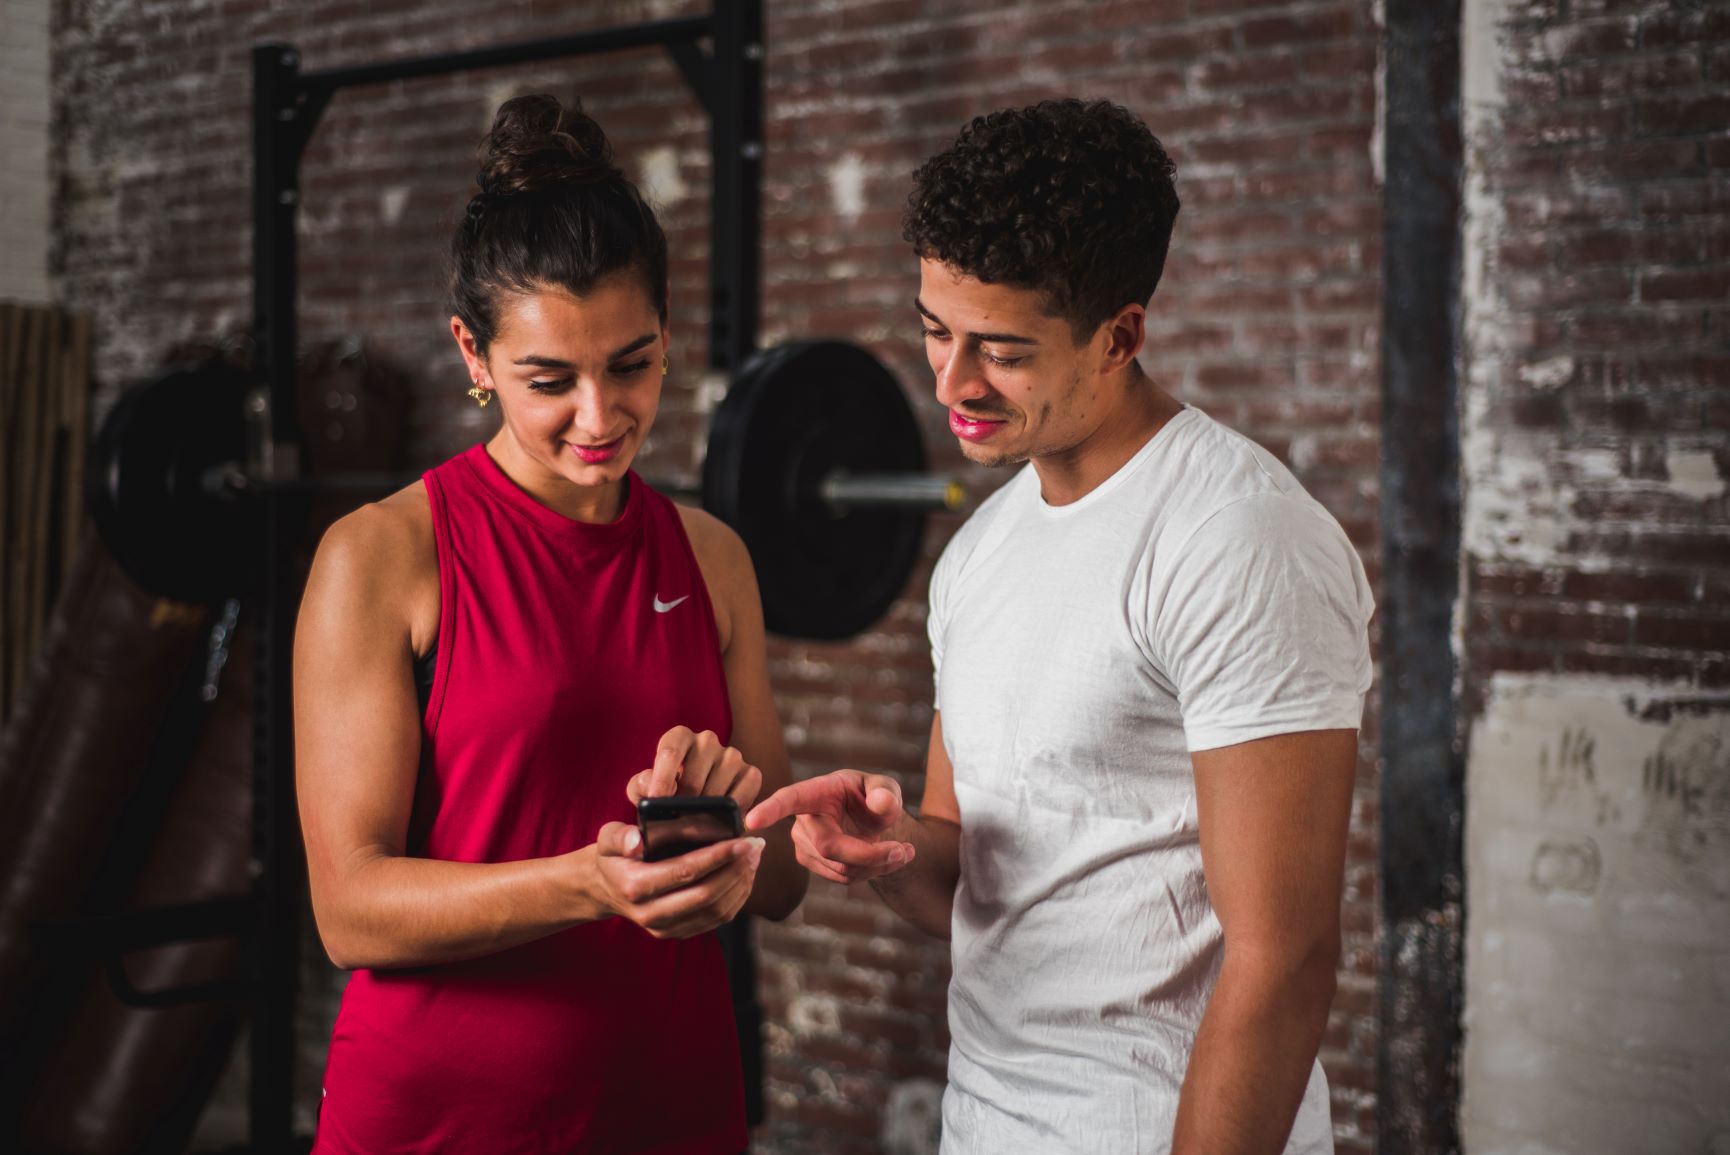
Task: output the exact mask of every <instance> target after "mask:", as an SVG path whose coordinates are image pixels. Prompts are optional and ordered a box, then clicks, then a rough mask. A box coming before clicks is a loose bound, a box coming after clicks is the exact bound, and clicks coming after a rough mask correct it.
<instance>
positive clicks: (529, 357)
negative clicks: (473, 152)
mask: <svg viewBox="0 0 1730 1155" xmlns="http://www.w3.org/2000/svg"><path fill="white" fill-rule="evenodd" d="M659 335H660V334H658V333H644V334H643V335H642V336H641V337H638V338H637V339H636V340H635V341H632V342H631V343H630V344H629V345H625V346H623V347H622V348H619V349H615V350H614V351H613V352H611V353H609V354H607V360H609V361H617V360H618V359H619V358H620V357H628V356H630V355H631V354H632V353H635V352H636V351H637V350H638V349H642V348H644V347H646V346H649V345H653V344H654V343H655V340H656V338H657V337H658V336H659ZM511 364H513V365H533V366H534V367H536V368H537V369H569V368H571V363H570V362H569V361H564V360H560V359H559V358H557V357H542V356H541V355H540V354H538V353H528V354H525V355H524V356H521V357H518V358H517V359H516V360H514V361H512V362H511Z"/></svg>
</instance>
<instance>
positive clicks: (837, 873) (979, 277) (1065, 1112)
mask: <svg viewBox="0 0 1730 1155" xmlns="http://www.w3.org/2000/svg"><path fill="white" fill-rule="evenodd" d="M1172 179H1173V168H1172V164H1171V161H1170V159H1169V158H1168V157H1167V156H1166V154H1165V151H1164V150H1163V149H1162V148H1161V147H1160V145H1159V142H1158V141H1157V140H1155V139H1154V137H1153V136H1152V134H1150V133H1149V132H1148V130H1147V128H1146V127H1145V126H1144V125H1143V124H1142V123H1141V122H1140V121H1139V120H1137V119H1136V118H1135V117H1134V116H1132V115H1131V114H1129V113H1128V112H1126V111H1125V110H1123V109H1121V108H1118V107H1116V106H1114V105H1111V104H1107V103H1104V102H1094V103H1086V104H1084V103H1081V102H1079V101H1052V102H1046V103H1043V104H1040V105H1038V106H1037V107H1033V108H1027V109H1021V110H1018V111H1004V112H997V113H994V114H992V115H990V116H986V117H981V118H979V119H977V120H975V121H973V123H972V124H970V125H969V126H968V127H967V128H966V129H965V130H963V132H962V133H961V135H960V137H959V138H958V139H957V140H956V142H955V144H954V145H953V146H952V147H951V148H950V149H948V150H947V151H946V152H943V153H941V154H939V155H938V156H936V157H934V158H933V159H931V160H930V161H929V162H928V163H926V164H925V166H924V167H923V168H921V169H920V170H919V172H918V173H917V174H916V175H915V188H914V191H913V195H912V197H911V199H910V202H909V208H908V212H907V216H906V225H905V235H906V237H907V239H908V240H910V241H911V242H912V244H913V246H914V249H915V251H916V252H917V253H918V255H919V259H920V282H919V297H918V300H917V301H916V302H915V307H916V308H917V310H918V312H919V316H920V317H921V319H922V321H923V324H924V330H925V343H926V351H927V355H928V357H929V359H930V362H931V368H932V371H933V372H934V373H935V374H936V381H937V398H938V400H939V401H941V402H942V403H943V404H944V405H945V406H946V407H947V408H948V409H949V411H950V417H949V425H950V429H951V430H952V431H953V432H954V434H955V435H956V437H957V438H959V439H960V442H961V449H962V452H963V453H964V454H965V455H966V456H967V457H968V459H969V460H972V461H975V462H979V463H981V464H985V465H1010V464H1017V463H1020V462H1030V463H1031V466H1030V468H1027V469H1023V470H1021V471H1020V472H1019V473H1017V474H1016V475H1015V476H1014V477H1013V478H1012V479H1011V480H1010V481H1009V482H1008V484H1006V485H1005V486H1004V487H1003V488H1002V489H1001V490H999V491H998V492H997V493H995V494H994V495H993V496H992V497H991V498H990V499H989V500H987V501H986V502H984V503H983V504H982V505H981V506H980V508H979V510H978V511H977V512H976V513H975V514H974V515H973V517H972V518H971V519H969V521H968V522H967V524H966V525H964V526H963V527H962V529H961V531H960V532H959V533H958V534H957V535H956V536H955V538H954V540H953V541H951V542H950V544H949V546H948V548H947V549H946V550H945V551H944V554H943V557H942V559H941V561H940V562H939V564H938V566H937V569H936V572H935V573H934V575H933V577H932V582H931V616H930V634H931V651H932V662H933V665H934V667H935V669H936V684H937V707H938V709H937V714H936V717H935V718H934V720H933V722H932V726H931V746H930V754H929V762H928V765H927V770H926V784H925V795H924V799H923V803H922V805H921V807H920V811H919V814H918V815H917V816H914V815H912V814H909V813H907V812H906V811H904V810H903V807H902V800H901V796H900V792H899V788H898V787H897V784H896V783H895V781H894V780H893V779H891V778H888V777H885V776H880V775H873V774H864V773H860V772H858V771H852V770H840V771H836V772H834V773H833V774H828V775H825V776H822V777H819V778H815V779H811V780H809V781H805V782H801V783H797V784H795V785H793V786H791V787H789V788H787V789H784V790H781V791H779V792H778V793H776V794H775V795H774V796H773V797H771V798H770V799H768V800H766V801H764V802H763V803H762V804H760V805H759V806H757V807H756V809H755V810H753V811H752V813H751V815H750V817H749V823H748V824H749V826H750V827H751V828H752V829H754V830H760V829H763V828H766V827H767V826H769V825H771V824H773V823H774V822H776V821H778V820H780V819H782V818H785V817H786V816H788V815H790V814H796V815H798V816H799V817H798V820H797V823H796V825H795V829H794V835H793V837H794V842H795V845H796V846H797V847H798V852H799V856H800V860H801V861H802V862H803V863H804V864H805V865H806V867H807V868H808V869H810V870H811V871H812V872H813V873H815V874H817V875H819V876H821V877H823V878H828V879H831V880H833V881H837V882H853V881H859V880H869V881H870V882H871V883H872V885H873V886H874V887H875V888H876V889H877V891H878V892H879V893H880V894H881V895H882V897H883V899H884V901H885V902H887V903H888V904H889V906H890V907H891V908H893V909H894V910H896V911H897V912H899V913H900V914H901V915H903V916H904V917H906V918H907V919H908V920H909V921H911V922H913V923H914V924H915V925H917V926H919V927H921V928H923V929H925V930H926V931H929V932H930V933H932V934H936V935H947V936H949V937H950V939H951V943H952V947H951V950H952V958H953V963H954V979H953V981H952V984H951V986H950V991H949V1026H950V1031H951V1034H952V1037H953V1045H952V1047H951V1050H950V1059H949V1087H948V1090H947V1092H946V1094H945V1097H944V1101H943V1150H944V1151H945V1152H946V1153H954V1155H959V1153H978V1155H1007V1153H1020V1152H1039V1153H1046V1152H1077V1153H1085V1155H1113V1153H1116V1152H1148V1151H1166V1150H1171V1151H1175V1152H1180V1153H1205V1155H1228V1153H1238V1152H1243V1153H1249V1152H1256V1153H1263V1152H1265V1153H1278V1152H1281V1151H1285V1152H1305V1153H1308V1152H1318V1151H1319V1152H1325V1151H1331V1150H1332V1137H1331V1128H1330V1125H1329V1110H1328V1092H1327V1083H1326V1080H1325V1079H1324V1078H1323V1076H1322V1073H1321V1069H1320V1067H1319V1065H1317V1063H1316V1061H1315V1056H1316V1051H1317V1048H1318V1047H1319V1045H1320V1041H1321V1036H1322V1031H1323V1028H1324V1026H1325V1024H1326V1021H1327V1013H1328V1006H1329V1003H1330V1002H1331V1001H1332V998H1333V992H1334V971H1335V966H1336V963H1337V960H1338V955H1339V905H1340V889H1341V883H1342V875H1343V872H1344V860H1345V841H1346V828H1347V824H1348V820H1349V815H1350V809H1351V794H1352V779H1353V771H1354V765H1355V761H1356V749H1357V734H1356V730H1357V726H1358V724H1359V721H1360V719H1361V715H1362V709H1363V696H1364V693H1365V692H1366V690H1367V689H1368V687H1369V683H1370V659H1369V650H1368V644H1367V637H1366V625H1367V622H1368V620H1369V617H1370V614H1371V611H1372V603H1371V599H1370V594H1369V589H1368V585H1367V582H1366V581H1365V578H1364V574H1363V569H1362V566H1361V564H1360V563H1359V561H1358V558H1357V555H1356V553H1355V552H1354V550H1353V549H1352V546H1351V544H1350V543H1349V542H1348V541H1347V540H1346V537H1345V535H1344V534H1343V533H1342V532H1341V531H1340V528H1339V526H1338V524H1337V523H1336V522H1335V521H1334V520H1333V519H1332V518H1331V517H1330V516H1329V515H1328V514H1327V513H1326V511H1324V510H1323V509H1322V508H1321V506H1319V505H1318V504H1317V503H1316V502H1315V501H1314V500H1313V499H1311V498H1310V497H1309V495H1308V494H1306V493H1305V492H1304V491H1303V489H1302V488H1301V487H1300V486H1299V485H1298V483H1297V482H1296V481H1295V480H1294V479H1293V477H1292V476H1291V474H1290V473H1289V472H1288V471H1287V470H1286V469H1285V468H1284V467H1283V466H1282V465H1280V463H1279V462H1278V461H1277V460H1275V459H1274V458H1273V457H1272V456H1271V455H1270V454H1268V453H1267V452H1266V451H1265V450H1263V449H1261V448H1260V447H1258V446H1256V445H1254V444H1253V443H1251V442H1249V441H1248V440H1246V439H1245V438H1243V437H1241V436H1240V435H1238V434H1236V433H1233V432H1232V431H1230V430H1228V429H1226V428H1224V427H1223V426H1221V425H1218V424H1216V423H1215V422H1213V421H1212V420H1210V419H1209V418H1208V417H1207V416H1206V415H1205V414H1203V413H1201V412H1200V411H1199V410H1197V409H1194V408H1192V407H1186V406H1185V405H1183V404H1182V403H1180V402H1178V401H1175V400H1173V399H1172V398H1171V397H1170V396H1169V395H1168V394H1166V393H1165V392H1164V391H1163V390H1161V389H1160V388H1159V387H1158V386H1156V385H1155V384H1154V383H1153V382H1152V381H1151V380H1149V379H1148V377H1147V376H1146V375H1145V374H1144V373H1143V372H1142V369H1141V367H1140V365H1139V364H1138V363H1137V361H1136V355H1137V354H1138V353H1139V352H1140V350H1141V348H1142V344H1143V340H1144V336H1145V333H1144V323H1145V317H1146V312H1145V306H1146V304H1147V302H1148V300H1149V298H1150V297H1151V296H1152V295H1153V291H1154V288H1155V286H1156V285H1157V283H1158V281H1159V276H1160V272H1161V270H1162V269H1163V267H1164V263H1165V254H1166V250H1167V248H1168V245H1169V241H1170V236H1171V227H1172V222H1173V219H1174V218H1175V216H1176V214H1177V209H1178V198H1177V195H1176V192H1175V191H1174V189H1173V185H1172Z"/></svg>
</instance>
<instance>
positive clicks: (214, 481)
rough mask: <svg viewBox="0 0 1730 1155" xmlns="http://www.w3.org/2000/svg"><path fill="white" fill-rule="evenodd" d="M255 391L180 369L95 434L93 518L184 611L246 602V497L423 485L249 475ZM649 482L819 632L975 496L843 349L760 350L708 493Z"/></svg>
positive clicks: (731, 415) (839, 620)
mask: <svg viewBox="0 0 1730 1155" xmlns="http://www.w3.org/2000/svg"><path fill="white" fill-rule="evenodd" d="M253 385H254V382H252V381H251V379H250V377H249V375H248V374H246V373H245V372H244V371H243V370H240V369H238V368H236V367H234V366H232V365H228V364H225V363H222V362H209V363H206V364H205V365H202V366H198V367H194V368H191V369H180V370H175V371H172V372H169V373H166V374H164V375H162V376H161V377H158V378H156V379H155V380H153V381H151V382H148V383H145V384H143V385H140V386H137V387H135V388H134V389H132V390H129V391H128V392H127V394H126V395H124V396H123V397H122V398H121V400H120V402H119V403H117V404H116V405H115V407H114V409H113V411H111V413H110V414H109V417H108V419H107V420H106V421H105V422H104V424H103V427H102V429H101V430H100V431H99V432H98V435H97V438H96V442H95V445H94V447H93V452H92V454H91V457H90V462H89V472H88V475H87V479H86V482H87V484H86V490H87V498H88V501H89V504H90V508H91V515H92V519H93V520H94V521H95V523H96V527H97V529H98V531H99V532H100V533H101V535H102V538H103V540H104V542H105V544H106V545H107V546H108V548H109V551H110V552H111V553H113V555H114V556H115V558H116V560H117V561H119V563H120V564H121V566H122V567H123V568H124V569H125V570H126V572H127V573H128V574H129V575H130V576H131V577H132V578H133V580H134V581H136V582H138V584H139V585H141V586H143V587H144V588H145V589H147V590H149V591H150V592H153V593H156V594H160V595H163V596H167V597H173V598H177V599H179V600H183V601H212V600H217V599H219V598H224V597H230V596H234V595H235V594H236V593H238V592H239V591H240V590H241V588H242V587H243V586H244V584H245V582H246V580H247V576H248V572H249V569H248V567H249V565H250V559H251V556H252V553H253V551H254V550H255V547H256V544H257V539H256V536H255V535H256V533H257V530H258V523H259V520H260V519H258V518H257V517H255V516H253V512H252V508H253V502H252V501H251V500H247V499H253V498H259V497H267V496H270V495H273V494H282V495H289V496H303V495H304V496H308V497H313V496H317V495H319V494H325V493H333V494H334V493H345V494H378V495H383V494H385V493H390V492H393V491H395V490H397V489H401V488H403V487H404V486H406V485H408V484H410V483H412V482H413V481H414V480H416V478H415V477H405V476H400V475H393V474H385V473H338V474H331V475H326V476H315V477H305V478H303V477H295V476H280V475H279V476H271V475H269V474H266V473H259V472H252V471H249V470H247V469H246V468H245V467H243V466H242V465H241V464H240V461H241V459H243V458H244V457H246V456H247V446H248V444H249V442H248V437H249V433H250V435H251V436H252V438H253V440H256V420H254V422H253V423H251V424H250V426H249V421H248V416H247V412H246V406H247V404H248V398H249V395H251V394H252V392H253ZM252 416H253V418H254V419H256V417H257V416H258V415H257V414H256V413H255V414H253V415H252ZM649 484H650V485H651V486H653V487H654V488H655V489H657V490H660V491H661V492H663V493H668V494H669V495H672V496H684V497H695V498H698V499H700V500H701V502H702V504H703V507H704V508H705V509H707V510H708V511H709V512H711V513H713V514H715V515H716V516H717V517H719V518H720V519H721V520H722V521H725V522H726V523H727V524H728V525H730V526H732V527H733V528H734V529H735V530H736V531H737V532H738V533H739V535H740V537H741V538H742V539H743V540H744V542H745V545H746V548H747V549H748V550H749V551H750V553H751V557H752V561H753V562H754V564H755V566H756V569H757V576H758V584H759V586H760V588H761V590H762V595H763V608H764V619H765V622H766V624H767V625H768V627H769V629H771V630H773V631H774V632H776V633H779V634H783V635H786V636H790V637H803V638H817V639H839V638H845V637H850V636H852V635H854V634H856V633H859V632H861V631H862V630H864V629H866V628H868V627H869V626H870V625H871V624H872V623H873V622H875V621H877V620H878V619H879V618H880V617H881V616H882V615H883V613H884V612H886V611H887V610H888V608H889V606H890V604H891V603H892V602H893V601H894V599H895V598H896V597H898V596H899V595H900V593H901V591H902V590H903V589H904V588H905V586H906V584H907V581H908V579H909V577H910V576H911V573H912V569H913V566H914V564H915V562H916V561H917V558H918V552H919V548H920V543H921V541H922V539H923V535H924V527H925V515H926V514H927V513H928V512H932V511H955V510H959V509H961V508H963V507H964V506H965V504H966V502H967V491H966V489H965V487H964V486H963V485H962V484H961V483H960V482H959V481H958V480H957V479H955V478H953V477H948V476H943V475H933V474H931V473H928V472H926V470H925V450H924V444H923V440H922V438H921V436H920V432H919V426H918V422H917V420H916V418H915V417H914V414H913V410H912V407H911V406H910V405H909V404H908V402H907V398H906V395H905V394H904V393H903V392H902V390H901V386H900V384H899V382H897V381H896V379H895V377H894V375H893V374H891V373H890V372H889V371H888V369H887V368H885V367H884V366H883V365H882V364H881V363H880V362H879V361H878V360H877V359H876V358H875V357H873V356H871V354H870V353H868V352H866V351H865V350H863V349H860V348H859V347H857V346H855V345H851V344H848V343H846V342H841V341H799V342H793V343H790V344H786V345H782V346H779V347H777V348H774V349H769V350H766V351H764V352H762V353H759V354H757V355H756V356H755V357H754V358H752V359H751V360H750V361H749V362H747V363H746V365H745V366H744V368H743V369H741V371H740V373H739V376H738V377H737V379H735V381H734V382H733V384H732V386H731V388H730V389H729V390H728V391H727V395H726V397H725V398H724V399H723V400H722V401H721V403H720V405H719V406H717V408H716V411H715V414H714V417H713V419H712V421H711V423H710V427H709V435H708V450H707V454H706V456H705V458H704V464H703V478H702V483H701V485H700V486H691V485H689V484H686V483H679V482H670V483H657V482H655V481H653V480H650V481H649Z"/></svg>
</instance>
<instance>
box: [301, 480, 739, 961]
mask: <svg viewBox="0 0 1730 1155" xmlns="http://www.w3.org/2000/svg"><path fill="white" fill-rule="evenodd" d="M418 488H419V487H416V489H415V490H410V491H405V493H404V494H402V495H399V497H398V498H393V499H390V500H388V501H387V502H384V503H380V504H378V505H373V506H367V507H363V508H362V509H360V510H357V511H356V512H355V513H353V514H350V515H349V516H348V517H345V518H344V519H343V520H342V521H340V522H338V523H337V524H336V525H335V526H334V527H332V529H331V530H330V532H329V533H327V534H326V535H325V538H324V540H323V542H322V543H321V544H320V546H319V550H318V554H317V557H316V558H315V560H314V562H313V568H312V574H311V576H310V578H309V580H308V583H307V589H306V595H305V597H304V599H303V601H302V603H301V611H300V620H299V624H298V626H297V629H296V636H295V653H294V683H295V690H294V716H295V746H296V752H295V777H296V786H297V789H298V792H299V804H300V816H301V826H302V829H303V831H304V833H305V839H306V855H307V873H308V877H309V880H310V882H311V888H312V902H313V912H314V915H315V917H316V919H317V922H318V927H319V933H320V935H321V936H322V938H323V940H324V944H325V949H326V951H327V952H328V953H329V954H330V957H331V960H332V961H333V962H334V963H336V964H337V965H338V966H341V967H347V968H355V967H403V966H426V965H431V964H436V963H445V962H454V961H458V960H462V959H468V958H474V957H477V956H480V955H485V954H490V953H493V952H495V951H499V950H504V949H506V948H508V947H512V946H516V945H518V944H521V943H525V942H528V941H531V940H533V939H537V938H541V937H543V936H545V935H548V934H551V933H553V932H555V931H558V930H562V929H564V928H566V927H569V926H574V925H576V924H578V923H582V922H589V921H593V920H595V919H600V918H606V917H609V916H611V915H613V914H620V915H623V916H625V917H628V918H630V919H631V920H632V921H634V922H637V923H638V924H639V925H642V926H644V927H645V928H646V929H649V930H650V932H651V933H655V934H658V935H664V936H671V937H684V936H686V935H689V934H699V933H702V932H704V931H706V930H710V929H713V927H714V926H717V925H719V924H720V923H722V922H725V921H727V920H728V919H730V918H732V917H733V915H734V914H735V913H736V912H737V910H738V909H739V907H741V906H742V905H743V904H744V901H745V899H746V897H747V896H748V895H749V893H750V887H751V885H752V883H753V881H754V879H755V862H756V859H757V857H758V856H759V855H760V853H761V849H760V847H759V846H758V845H757V844H756V843H755V841H754V840H752V839H742V840H738V841H734V842H728V843H723V844H720V845H718V846H715V847H709V848H707V849H705V850H703V851H700V852H697V853H694V854H690V855H685V856H683V857H682V858H680V859H677V860H674V861H672V862H667V863H644V862H641V861H640V854H641V852H640V850H639V849H638V847H637V846H636V842H635V839H636V831H635V830H634V829H632V828H630V827H627V826H624V825H623V824H620V823H609V824H608V825H607V826H606V827H604V828H603V829H602V831H601V835H600V837H599V838H598V839H597V841H596V843H595V844H593V845H591V846H586V847H583V848H581V849H577V850H573V851H571V852H569V853H566V854H561V855H557V856H554V857H550V858H539V859H529V860H526V861H521V862H511V863H498V864H481V863H460V862H443V861H436V860H431V859H421V858H410V857H407V856H406V854H405V850H406V844H407V837H408V825H409V817H410V813H411V810H412V807H413V804H414V794H415V778H416V774H417V772H418V768H419V760H420V717H419V709H418V703H417V700H416V696H415V689H414V680H413V659H414V641H415V638H414V629H413V626H414V622H415V609H416V607H417V606H420V607H422V608H423V609H424V607H425V604H426V602H425V599H426V597H427V596H428V586H427V583H428V582H429V581H430V582H431V591H430V596H431V598H432V606H433V608H434V615H433V621H434V622H436V620H437V618H436V606H437V597H438V594H437V568H436V566H437V563H436V558H435V555H434V553H433V546H432V534H431V525H430V520H429V519H428V518H427V517H426V515H425V512H424V510H425V499H424V497H422V496H420V495H419V493H418V492H416V490H418ZM403 499H408V500H403ZM414 501H419V503H420V506H421V508H420V509H419V510H416V509H415V508H414V507H413V502H414ZM417 598H418V599H420V600H419V601H418V602H417V600H416V599H417ZM424 616H425V615H424V613H423V614H422V617H423V618H424ZM424 628H425V627H424V625H423V627H422V629H423V631H424Z"/></svg>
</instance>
